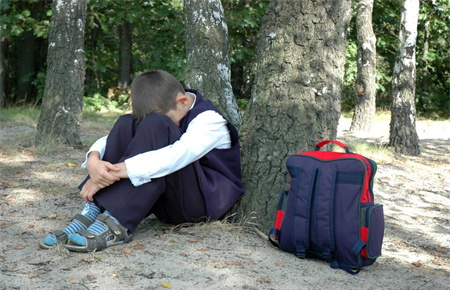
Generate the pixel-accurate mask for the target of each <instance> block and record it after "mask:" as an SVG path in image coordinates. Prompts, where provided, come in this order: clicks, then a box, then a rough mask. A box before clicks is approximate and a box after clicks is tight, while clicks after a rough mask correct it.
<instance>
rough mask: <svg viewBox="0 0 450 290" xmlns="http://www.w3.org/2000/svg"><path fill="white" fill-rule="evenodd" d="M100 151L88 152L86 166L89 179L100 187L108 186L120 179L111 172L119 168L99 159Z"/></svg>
mask: <svg viewBox="0 0 450 290" xmlns="http://www.w3.org/2000/svg"><path fill="white" fill-rule="evenodd" d="M100 157H101V156H100V153H99V152H97V151H92V152H91V153H90V154H89V157H88V160H87V163H86V168H87V170H88V172H89V175H90V177H91V180H92V181H93V182H94V183H95V184H97V185H98V186H99V187H100V188H104V187H107V186H110V185H111V184H113V183H114V182H116V181H118V180H120V178H119V177H118V176H115V175H114V174H113V173H114V172H118V171H120V168H119V167H117V166H115V165H113V164H111V163H109V162H107V161H103V160H101V159H100Z"/></svg>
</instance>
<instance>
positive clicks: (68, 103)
mask: <svg viewBox="0 0 450 290" xmlns="http://www.w3.org/2000/svg"><path fill="white" fill-rule="evenodd" d="M52 12H53V14H52V27H51V30H50V35H49V46H48V55H47V76H46V80H45V92H44V98H43V101H42V106H41V115H40V117H39V123H38V126H37V129H38V130H37V136H36V144H37V145H38V146H39V145H43V144H44V143H45V142H47V140H52V141H56V142H61V143H66V144H68V145H70V146H72V147H75V148H78V147H82V143H81V140H80V121H81V116H82V110H83V82H84V74H85V70H84V27H85V20H86V0H78V1H71V0H56V1H54V3H53V6H52Z"/></svg>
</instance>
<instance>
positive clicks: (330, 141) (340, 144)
mask: <svg viewBox="0 0 450 290" xmlns="http://www.w3.org/2000/svg"><path fill="white" fill-rule="evenodd" d="M328 143H334V144H336V145H338V146H339V147H341V148H343V149H344V150H345V153H347V154H350V153H352V152H350V150H348V146H347V145H345V144H344V143H342V142H341V141H338V140H323V141H321V142H319V143H317V144H316V149H315V150H316V151H319V150H320V148H321V147H323V146H325V145H327V144H328Z"/></svg>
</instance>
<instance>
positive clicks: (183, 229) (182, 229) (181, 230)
mask: <svg viewBox="0 0 450 290" xmlns="http://www.w3.org/2000/svg"><path fill="white" fill-rule="evenodd" d="M180 232H182V233H187V232H188V229H187V228H181V229H180Z"/></svg>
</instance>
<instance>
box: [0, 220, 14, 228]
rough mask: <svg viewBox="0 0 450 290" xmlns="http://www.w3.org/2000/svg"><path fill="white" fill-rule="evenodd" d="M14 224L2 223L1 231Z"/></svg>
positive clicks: (0, 223) (0, 224)
mask: <svg viewBox="0 0 450 290" xmlns="http://www.w3.org/2000/svg"><path fill="white" fill-rule="evenodd" d="M12 225H13V224H12V223H10V222H0V229H6V228H9V227H10V226H12Z"/></svg>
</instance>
